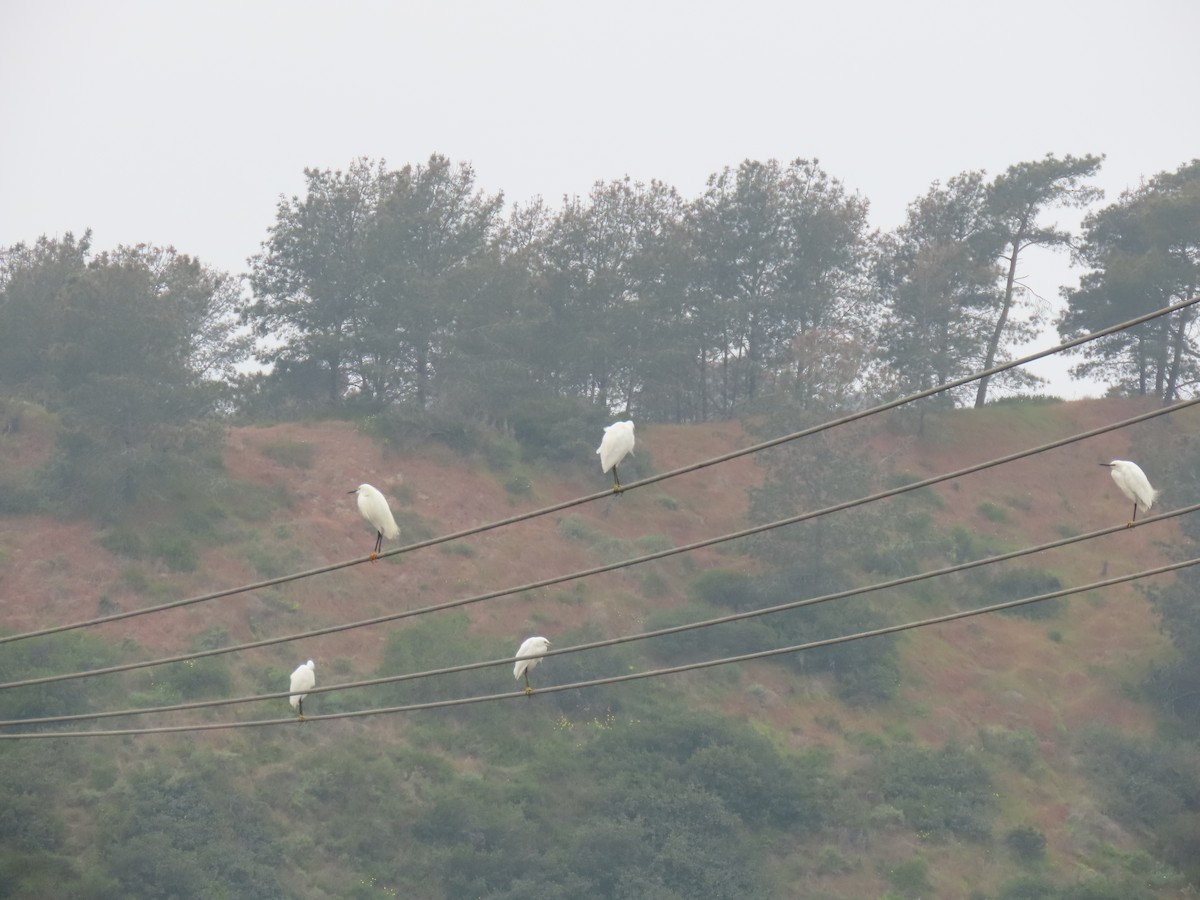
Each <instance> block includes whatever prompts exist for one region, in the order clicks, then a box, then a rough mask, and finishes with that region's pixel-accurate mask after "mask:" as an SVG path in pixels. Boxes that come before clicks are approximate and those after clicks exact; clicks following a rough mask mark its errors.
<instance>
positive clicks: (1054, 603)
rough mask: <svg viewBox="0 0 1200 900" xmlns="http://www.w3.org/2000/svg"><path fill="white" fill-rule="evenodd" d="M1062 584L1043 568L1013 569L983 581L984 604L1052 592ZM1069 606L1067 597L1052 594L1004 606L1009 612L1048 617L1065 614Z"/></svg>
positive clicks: (1056, 577) (1028, 617) (1037, 617)
mask: <svg viewBox="0 0 1200 900" xmlns="http://www.w3.org/2000/svg"><path fill="white" fill-rule="evenodd" d="M1061 588H1062V580H1061V579H1060V578H1059V577H1058V576H1057V575H1055V574H1054V573H1053V572H1047V571H1046V570H1044V569H1014V570H1011V571H1006V572H1003V573H1001V574H1000V575H997V576H995V577H993V578H988V579H985V580H984V581H983V591H982V596H981V599H982V605H984V606H990V605H992V604H995V603H1004V602H1007V601H1009V600H1019V599H1021V598H1023V597H1036V596H1038V595H1039V594H1049V593H1052V592H1054V591H1057V590H1060V589H1061ZM1066 608H1067V598H1066V597H1053V598H1051V599H1049V600H1041V601H1039V602H1037V603H1025V604H1022V605H1021V606H1014V607H1010V608H1009V609H1005V610H1001V612H1003V613H1005V614H1007V615H1013V616H1022V617H1024V618H1026V619H1048V618H1052V617H1054V616H1057V615H1060V614H1062V613H1063V612H1064V611H1065V610H1066Z"/></svg>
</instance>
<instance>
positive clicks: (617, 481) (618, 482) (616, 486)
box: [613, 466, 625, 494]
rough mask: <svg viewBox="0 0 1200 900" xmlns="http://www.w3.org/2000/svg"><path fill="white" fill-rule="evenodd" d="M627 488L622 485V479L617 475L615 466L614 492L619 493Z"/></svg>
mask: <svg viewBox="0 0 1200 900" xmlns="http://www.w3.org/2000/svg"><path fill="white" fill-rule="evenodd" d="M623 490H625V488H623V487H621V479H620V478H618V477H617V467H616V466H613V493H614V494H619V493H621V491H623Z"/></svg>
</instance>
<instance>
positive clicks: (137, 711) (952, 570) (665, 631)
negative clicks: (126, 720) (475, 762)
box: [0, 503, 1200, 727]
mask: <svg viewBox="0 0 1200 900" xmlns="http://www.w3.org/2000/svg"><path fill="white" fill-rule="evenodd" d="M1197 511H1200V503H1197V504H1193V505H1191V506H1185V507H1181V508H1179V509H1173V510H1170V511H1168V512H1164V513H1159V514H1157V515H1153V516H1147V517H1146V518H1144V519H1142V520H1141V521H1140V522H1139V523H1138V527H1139V528H1141V527H1144V526H1147V525H1152V524H1155V523H1157V522H1162V521H1166V520H1168V519H1173V518H1176V517H1178V516H1183V515H1188V514H1190V513H1193V512H1197ZM1128 527H1129V526H1127V525H1110V526H1108V527H1105V528H1100V529H1097V530H1096V531H1091V532H1088V533H1086V534H1077V535H1073V536H1071V537H1065V538H1059V539H1058V540H1054V541H1050V542H1048V543H1045V544H1037V545H1035V546H1032V547H1025V548H1022V549H1020V550H1011V551H1008V552H1006V553H999V554H996V555H994V556H988V557H983V558H980V559H974V560H970V561H968V562H963V563H956V564H955V565H952V566H945V567H943V568H940V569H933V570H930V571H928V572H920V573H917V574H913V575H905V576H903V577H900V578H893V579H891V580H889V581H881V582H877V583H875V584H869V585H864V586H862V587H856V588H849V589H847V590H842V591H835V592H834V593H830V594H822V595H820V596H817V597H806V598H804V599H802V600H792V601H789V602H787V603H780V604H777V605H775V606H769V607H763V608H759V609H751V610H743V611H741V612H737V613H730V614H728V615H724V616H717V617H715V618H711V619H702V620H699V621H696V622H688V623H685V624H681V625H671V626H668V627H664V628H656V629H653V630H651V631H643V632H639V633H637V634H632V635H624V636H621V637H615V638H604V639H602V640H596V641H589V642H587V643H583V644H574V645H572V646H570V647H560V648H558V649H556V650H548V651H546V652H545V653H539V654H537V655H536V657H534V656H530V657H529V658H530V659H534V658H537V659H545V658H547V657H551V656H563V655H565V654H570V653H580V652H583V651H586V650H597V649H601V648H604V647H613V646H617V645H619V644H629V643H633V642H635V641H643V640H648V639H651V638H658V637H665V636H667V635H672V634H681V633H683V632H688V631H695V630H698V629H701V628H711V627H715V626H718V625H727V624H730V623H732V622H741V621H745V620H747V619H754V618H759V617H762V616H769V615H774V614H776V613H781V612H788V611H790V610H795V609H801V608H803V607H806V606H813V605H815V604H817V603H825V602H828V601H830V600H844V599H848V598H851V597H858V596H863V595H865V594H870V593H875V592H878V591H882V590H888V589H891V588H897V587H905V586H907V585H910V584H916V583H917V582H921V581H927V580H929V579H932V578H940V577H941V576H943V575H954V574H958V573H960V572H966V571H968V570H971V569H977V568H981V567H984V566H989V565H994V564H996V563H1001V562H1008V561H1009V560H1013V559H1019V558H1020V557H1023V556H1031V555H1033V554H1035V553H1042V552H1045V551H1047V550H1057V549H1060V548H1062V547H1066V546H1069V545H1071V544H1078V543H1082V542H1085V541H1090V540H1094V539H1095V538H1099V537H1104V536H1105V535H1110V534H1117V533H1120V532H1124V531H1126V530H1127V529H1128ZM512 662H513V657H511V656H505V657H501V658H499V659H490V660H485V661H481V662H473V663H463V664H461V665H457V666H447V667H444V668H440V669H427V670H425V671H421V672H407V673H404V674H400V675H383V676H380V677H377V678H367V679H363V680H360V681H347V682H342V683H341V684H333V685H324V686H321V687H313V688H310V689H309V690H308V691H306V692H305V696H308V695H309V694H323V693H331V692H334V691H347V690H356V689H359V688H366V687H377V686H379V685H384V684H398V683H400V682H406V681H415V680H419V679H424V678H432V677H437V676H441V675H453V674H458V673H461V672H471V671H475V670H479V669H488V668H493V667H496V666H507V665H511V664H512ZM292 693H293V692H292V691H274V692H271V693H266V694H252V695H249V696H245V697H226V698H222V699H218V700H196V701H192V702H190V703H176V704H172V705H169V706H148V707H141V708H131V709H122V710H108V711H102V712H85V713H72V714H69V715H61V716H43V717H39V718H23V719H4V720H0V727H13V726H28V725H48V724H61V723H65V722H77V721H83V720H90V719H110V718H115V717H119V716H135V715H152V714H159V713H167V712H183V711H188V710H193V709H207V708H212V707H216V706H232V705H235V704H242V703H257V702H264V701H269V700H281V699H283V698H285V697H290V696H291V695H292Z"/></svg>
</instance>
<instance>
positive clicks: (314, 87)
mask: <svg viewBox="0 0 1200 900" xmlns="http://www.w3.org/2000/svg"><path fill="white" fill-rule="evenodd" d="M1197 34H1200V3H1197V2H1195V0H1149V2H1144V3H1141V4H1138V5H1137V6H1136V10H1135V7H1134V5H1133V4H1130V3H1128V2H1120V3H1118V2H1114V0H1099V2H1089V3H1084V2H1055V0H1014V2H1009V3H1005V4H982V3H967V2H951V0H908V2H904V3H896V2H882V0H880V2H875V0H839V2H836V3H834V2H828V3H823V4H815V3H803V2H799V0H794V2H784V0H778V2H770V0H743V2H738V3H713V2H697V0H692V2H654V0H643V2H623V0H607V2H604V3H586V2H566V0H546V2H541V0H538V2H507V3H506V2H484V0H479V2H464V0H437V2H395V3H385V2H366V0H349V2H338V3H332V2H330V3H320V2H313V0H267V2H253V0H246V2H233V0H219V2H218V0H209V2H190V0H182V2H170V3H164V2H157V0H156V2H144V0H106V2H95V0H93V2H82V0H66V2H56V0H45V2H36V3H35V2H33V0H0V79H2V82H0V83H2V84H3V85H4V90H3V91H2V92H0V123H2V126H3V134H4V137H3V140H0V246H7V245H10V244H13V243H16V242H18V241H25V242H31V241H33V240H35V239H36V238H37V237H38V236H39V235H41V234H50V235H61V234H63V233H65V232H67V231H74V232H75V233H76V234H79V233H81V232H82V231H83V230H84V229H85V228H88V227H90V228H92V229H93V231H94V238H93V248H94V249H96V250H103V249H109V248H111V247H115V246H116V245H117V244H122V243H127V244H128V243H137V242H142V241H145V242H151V243H156V244H162V245H167V244H170V245H174V246H175V247H176V248H177V249H179V250H181V251H183V252H186V253H189V254H192V255H195V256H198V257H200V258H201V259H202V260H203V261H204V262H207V263H209V264H211V265H214V266H216V267H218V268H221V269H225V270H228V271H231V272H235V273H238V272H243V271H245V270H246V268H247V265H246V259H247V257H249V256H251V255H253V254H254V253H256V252H258V250H259V245H260V243H261V242H262V241H263V240H264V239H265V237H266V230H267V228H268V227H269V226H270V225H271V224H272V222H273V221H274V217H275V208H276V204H277V202H278V200H279V197H280V195H281V194H282V195H288V196H290V195H292V194H294V193H297V192H299V191H301V190H302V189H303V169H304V168H305V167H315V168H333V169H337V168H345V167H346V166H347V164H348V163H349V162H351V161H352V160H353V159H355V158H356V157H359V156H367V157H371V158H374V159H378V158H383V159H386V160H387V161H388V162H389V163H390V164H391V165H393V166H395V167H400V166H402V165H404V164H406V163H423V162H425V161H426V160H427V159H428V157H429V155H430V154H431V153H435V152H436V153H441V154H444V155H445V156H447V157H448V158H450V159H451V160H452V161H454V162H456V163H457V162H469V163H471V164H472V166H473V167H474V170H475V174H476V179H477V184H478V186H479V187H480V188H481V189H483V190H485V191H487V192H488V193H494V192H498V191H503V192H504V195H505V198H506V199H507V200H508V201H509V202H518V203H524V202H526V201H528V200H530V199H531V198H533V197H535V196H539V195H540V196H542V197H544V198H545V199H546V201H547V202H549V203H550V204H552V205H557V204H558V203H559V201H560V200H561V198H562V196H563V195H564V194H565V195H575V194H579V195H585V194H586V193H587V192H588V190H589V189H590V187H591V185H592V183H593V182H595V181H597V180H610V179H614V178H620V177H623V176H625V175H628V176H630V177H631V178H633V179H635V180H640V181H649V180H650V179H652V178H657V179H659V180H662V181H664V182H666V183H668V184H670V185H673V186H675V187H676V188H678V189H679V191H680V192H681V193H682V194H683V196H684V197H685V198H688V199H691V198H693V197H695V196H697V195H698V194H699V193H700V192H701V191H702V190H703V187H704V183H705V180H706V179H707V177H708V176H709V175H710V174H712V173H714V172H717V171H719V170H720V169H722V168H723V167H725V166H727V165H728V166H736V165H737V164H738V163H739V162H741V161H742V160H743V159H746V158H753V159H768V158H775V159H778V160H780V161H789V160H792V159H795V158H797V157H804V158H808V159H814V158H815V159H818V160H820V163H821V166H822V168H823V169H824V170H825V171H826V172H828V173H829V174H830V175H831V176H833V177H835V178H838V179H839V180H841V181H842V182H843V184H844V185H845V186H846V188H847V189H848V190H850V191H854V192H858V193H859V194H861V195H862V196H864V197H865V198H867V199H868V200H869V201H870V204H871V221H872V224H873V225H875V226H877V227H879V228H884V229H890V228H894V227H895V226H896V225H898V224H899V223H900V222H901V221H902V219H903V216H904V210H905V207H906V205H907V204H908V203H909V202H910V201H911V200H913V199H915V198H916V197H918V196H919V195H921V194H923V193H925V192H926V191H927V190H928V189H929V187H930V185H931V183H932V182H933V181H935V180H938V179H941V180H945V179H947V178H949V177H951V176H953V175H956V174H958V173H959V172H962V171H964V170H968V169H984V170H986V171H987V172H988V173H989V175H995V174H998V173H999V172H1001V171H1003V170H1004V169H1005V168H1007V167H1008V166H1009V165H1011V164H1013V163H1016V162H1021V161H1025V160H1031V159H1036V158H1040V157H1042V156H1044V155H1045V154H1046V153H1048V152H1053V153H1056V154H1058V155H1065V154H1076V155H1082V154H1086V153H1095V154H1101V153H1103V154H1106V156H1107V159H1106V162H1105V164H1104V167H1103V169H1102V171H1101V174H1100V178H1099V179H1098V181H1097V183H1098V184H1099V186H1101V187H1103V188H1104V189H1105V191H1106V194H1107V197H1106V202H1111V201H1112V200H1115V199H1116V197H1117V196H1118V195H1119V194H1120V192H1121V191H1122V190H1124V189H1125V188H1127V187H1132V186H1136V185H1137V183H1138V182H1139V180H1140V179H1142V178H1143V177H1150V176H1153V175H1155V174H1157V173H1159V172H1161V171H1173V170H1175V169H1177V168H1178V167H1179V166H1180V165H1181V164H1183V163H1185V162H1187V161H1189V160H1191V159H1193V158H1195V157H1200V116H1197V106H1198V104H1197V92H1196V89H1197V85H1200V62H1198V60H1197V54H1196V52H1195V40H1196V36H1197ZM1051 218H1052V219H1053V220H1056V221H1058V222H1059V223H1060V224H1062V225H1067V226H1070V227H1074V226H1075V225H1076V223H1077V221H1078V214H1076V213H1074V212H1063V213H1060V214H1056V215H1055V216H1053V217H1051ZM1023 274H1024V275H1025V277H1026V280H1027V284H1028V285H1029V287H1030V288H1031V289H1032V290H1034V291H1036V292H1037V293H1038V294H1040V295H1041V296H1043V297H1045V298H1046V299H1047V300H1048V301H1051V302H1054V303H1057V298H1058V289H1059V286H1060V285H1062V284H1065V283H1072V284H1073V283H1074V282H1075V280H1076V279H1077V278H1078V272H1072V271H1070V270H1069V269H1068V267H1067V260H1066V258H1065V256H1056V257H1054V258H1050V257H1048V255H1042V256H1039V257H1038V258H1037V259H1031V260H1030V263H1029V264H1028V265H1027V266H1026V267H1025V270H1024V273H1023ZM1053 343H1057V339H1056V338H1054V337H1053V336H1052V335H1051V334H1047V335H1045V337H1044V338H1043V340H1042V341H1039V342H1038V346H1048V345H1050V344H1053ZM1065 366H1066V364H1065V362H1059V363H1058V364H1051V365H1049V366H1043V367H1042V368H1041V369H1037V370H1035V371H1040V372H1041V373H1042V374H1047V375H1052V376H1054V382H1053V384H1052V385H1051V387H1050V388H1048V389H1047V390H1049V391H1051V392H1053V393H1057V394H1059V395H1061V396H1078V395H1080V394H1086V393H1095V391H1094V389H1089V387H1088V386H1086V385H1071V384H1069V383H1068V382H1067V380H1066V378H1065V377H1064V376H1062V375H1061V373H1062V372H1063V371H1065Z"/></svg>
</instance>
